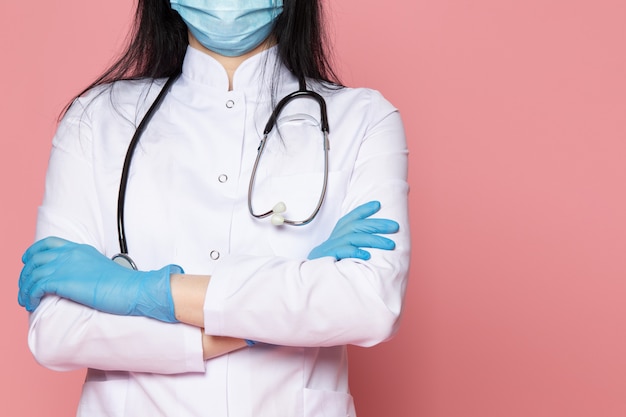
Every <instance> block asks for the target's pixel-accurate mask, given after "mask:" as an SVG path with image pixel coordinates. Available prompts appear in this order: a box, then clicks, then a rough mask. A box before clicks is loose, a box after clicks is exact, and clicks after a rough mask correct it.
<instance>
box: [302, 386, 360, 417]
mask: <svg viewBox="0 0 626 417" xmlns="http://www.w3.org/2000/svg"><path fill="white" fill-rule="evenodd" d="M354 416H356V413H355V410H354V401H353V400H352V396H351V395H350V394H348V393H345V392H337V391H325V390H314V389H308V388H305V389H304V417H354Z"/></svg>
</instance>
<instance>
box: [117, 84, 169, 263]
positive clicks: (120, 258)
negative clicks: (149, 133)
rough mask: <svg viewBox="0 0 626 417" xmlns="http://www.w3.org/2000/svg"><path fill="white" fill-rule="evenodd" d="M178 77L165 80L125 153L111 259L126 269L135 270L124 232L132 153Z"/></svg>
mask: <svg viewBox="0 0 626 417" xmlns="http://www.w3.org/2000/svg"><path fill="white" fill-rule="evenodd" d="M179 75H180V73H178V74H176V75H173V76H171V77H170V78H169V79H168V80H167V82H166V83H165V85H163V88H162V89H161V91H160V92H159V95H158V96H157V98H156V99H155V100H154V102H153V103H152V105H151V106H150V108H149V109H148V111H147V112H146V114H145V116H144V117H143V119H142V120H141V122H140V123H139V126H138V127H137V129H136V130H135V134H134V135H133V138H132V139H131V141H130V144H129V145H128V150H127V151H126V157H125V158H124V166H123V167H122V177H121V179H120V189H119V193H118V196H117V235H118V239H119V243H120V253H119V254H118V255H115V256H114V257H113V260H114V261H115V262H117V263H119V264H120V265H123V266H126V267H128V266H130V267H131V268H132V269H137V266H136V265H135V262H133V260H132V259H131V258H130V257H129V256H128V245H127V243H126V232H125V229H124V203H125V201H126V186H127V185H128V175H129V173H130V165H131V162H132V159H133V153H134V152H135V148H136V147H137V144H138V143H139V139H140V138H141V135H142V134H143V131H144V130H145V128H146V126H147V125H148V123H150V119H152V116H153V115H154V113H156V111H157V110H158V108H159V106H160V105H161V103H162V102H163V99H164V98H165V96H166V95H167V92H168V90H169V89H170V87H171V86H172V84H173V83H174V81H176V80H177V79H178V77H179Z"/></svg>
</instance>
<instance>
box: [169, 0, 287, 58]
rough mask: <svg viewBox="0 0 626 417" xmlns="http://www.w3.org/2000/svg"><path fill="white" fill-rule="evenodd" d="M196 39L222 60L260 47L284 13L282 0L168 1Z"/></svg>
mask: <svg viewBox="0 0 626 417" xmlns="http://www.w3.org/2000/svg"><path fill="white" fill-rule="evenodd" d="M170 3H171V5H172V9H174V10H176V11H177V12H178V14H180V16H181V17H182V18H183V20H184V21H185V23H186V24H187V27H188V28H189V30H190V31H191V33H192V34H193V36H195V38H196V39H197V40H198V41H199V42H200V43H201V44H202V45H203V46H204V47H205V48H207V49H210V50H211V51H213V52H217V53H218V54H220V55H224V56H240V55H243V54H245V53H246V52H250V51H251V50H253V49H254V48H256V47H257V46H259V45H260V44H261V43H262V42H263V41H264V40H265V39H267V37H268V36H269V35H270V33H271V31H272V27H273V26H274V22H275V21H276V18H277V17H278V16H279V15H280V14H281V13H282V11H283V0H171V1H170Z"/></svg>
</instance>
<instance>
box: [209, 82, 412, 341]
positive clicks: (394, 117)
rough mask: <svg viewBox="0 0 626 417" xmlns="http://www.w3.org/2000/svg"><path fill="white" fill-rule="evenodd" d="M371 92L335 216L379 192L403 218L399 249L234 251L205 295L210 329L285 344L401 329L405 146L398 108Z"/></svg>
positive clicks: (369, 337) (386, 211)
mask: <svg viewBox="0 0 626 417" xmlns="http://www.w3.org/2000/svg"><path fill="white" fill-rule="evenodd" d="M371 95H372V98H371V104H370V108H369V112H368V114H367V115H366V116H365V118H364V119H365V120H367V121H368V123H369V124H368V127H367V129H366V130H365V131H364V132H363V137H362V138H360V140H359V141H357V145H358V146H359V149H358V152H357V156H356V160H355V161H354V165H353V170H352V172H351V173H350V180H349V183H348V186H347V187H346V191H345V195H344V199H343V201H342V202H341V209H340V211H339V212H338V215H337V219H338V217H339V216H341V215H344V214H345V213H347V212H348V211H350V210H351V209H353V208H354V207H356V206H357V205H359V204H362V203H364V202H367V201H370V200H379V201H380V202H381V205H382V210H381V211H380V213H379V214H377V217H383V218H390V219H394V220H396V221H398V222H399V224H400V231H399V232H398V233H397V234H395V235H392V236H390V237H391V238H392V239H393V240H394V241H395V242H396V249H395V250H393V251H380V250H371V253H372V258H371V259H370V260H368V261H360V260H354V259H344V260H341V261H338V262H337V261H335V260H334V259H331V258H322V259H317V260H312V261H306V260H301V259H289V258H281V257H275V256H247V255H231V256H229V257H227V258H226V259H224V260H221V261H220V265H219V266H218V267H217V268H216V270H215V271H214V272H213V274H212V279H211V283H210V285H209V289H208V291H207V296H206V300H205V325H206V331H207V333H209V334H216V335H227V336H234V337H247V338H251V339H254V340H259V341H263V342H267V343H271V344H278V345H283V346H333V345H342V344H356V345H361V346H370V345H373V344H376V343H378V342H381V341H384V340H386V339H388V338H389V337H390V336H391V335H392V334H393V333H394V332H395V331H396V329H397V325H398V320H399V317H400V314H401V309H402V300H403V296H404V291H405V287H406V280H407V274H408V267H409V258H410V256H409V251H410V236H409V222H408V204H407V196H408V185H407V155H408V151H407V148H406V141H405V135H404V130H403V126H402V122H401V119H400V116H399V114H398V112H397V111H395V109H393V107H392V106H391V105H389V103H387V102H386V101H385V100H384V99H383V98H382V97H381V96H380V95H378V94H377V93H373V92H372V93H371ZM332 150H334V149H333V145H332V144H331V151H332ZM311 192H313V191H311ZM338 203H339V202H337V201H332V202H327V203H325V204H338ZM337 219H335V221H336V220H337ZM333 224H334V223H333Z"/></svg>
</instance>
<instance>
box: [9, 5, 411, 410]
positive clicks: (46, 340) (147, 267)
mask: <svg viewBox="0 0 626 417" xmlns="http://www.w3.org/2000/svg"><path fill="white" fill-rule="evenodd" d="M319 3H320V2H319V1H318V0H284V4H283V1H281V0H171V1H169V0H139V2H138V9H137V17H136V29H135V32H134V36H133V38H132V39H133V40H132V42H131V43H130V45H129V47H128V49H127V50H126V53H125V54H124V55H123V56H122V58H121V59H120V60H119V61H118V62H117V63H116V64H114V65H113V66H112V67H111V68H110V69H109V70H107V71H106V72H105V73H104V75H103V76H102V77H101V78H99V79H98V80H96V82H94V83H93V84H92V85H91V86H90V87H89V88H87V89H86V90H85V92H83V94H81V95H80V96H79V97H77V98H76V99H75V100H74V102H73V103H72V105H71V106H70V107H69V109H68V110H67V112H66V114H65V115H64V117H63V120H62V122H61V124H60V125H59V128H58V131H57V134H56V136H55V138H54V140H53V150H52V154H51V157H50V164H49V168H48V174H47V177H46V193H45V196H44V201H43V204H42V206H41V208H40V211H39V217H38V224H37V238H38V239H39V240H38V241H37V242H36V243H35V244H33V246H31V247H30V248H29V249H28V250H27V251H26V253H25V254H24V257H23V261H24V263H25V266H24V269H23V271H22V274H21V276H20V282H19V284H20V292H19V296H18V297H19V302H20V304H21V305H23V306H25V307H26V309H27V310H28V311H31V312H32V314H31V320H30V332H29V344H30V347H31V350H32V352H33V354H34V355H35V357H36V358H37V360H38V361H39V362H40V363H41V364H43V365H44V366H47V367H49V368H51V369H57V370H70V369H77V368H82V367H86V368H88V372H87V378H86V381H85V385H84V387H83V393H82V398H81V401H80V404H79V408H78V415H79V416H89V417H97V416H116V417H117V416H207V417H213V416H220V417H222V416H230V417H243V416H246V417H252V416H253V417H264V416H267V417H277V416H289V417H293V416H305V417H311V416H329V417H331V416H332V417H334V416H354V415H355V411H354V405H353V401H352V397H351V396H350V393H349V388H348V380H347V376H348V370H347V358H346V345H347V344H355V345H360V346H371V345H374V344H376V343H379V342H382V341H384V340H386V339H388V338H389V337H391V336H392V335H393V333H394V332H395V330H396V329H397V324H398V319H399V317H400V314H401V309H402V300H403V295H404V289H405V285H406V277H407V270H408V262H409V242H410V239H409V232H408V218H407V217H408V213H407V192H408V186H407V182H406V171H407V149H406V144H405V138H404V132H403V127H402V123H401V120H400V117H399V115H398V112H397V111H396V109H395V108H394V107H393V106H391V105H390V104H389V103H388V102H387V101H386V100H385V99H384V98H383V97H382V96H381V95H380V94H379V93H377V92H375V91H372V90H368V89H351V88H346V87H342V86H340V85H339V83H338V81H337V78H336V77H335V76H334V73H333V71H332V69H331V67H330V65H329V61H328V55H327V50H326V47H325V44H324V42H323V40H324V37H323V23H322V13H321V10H320V4H319ZM284 97H287V99H285V100H282V99H283V98H284ZM264 132H265V133H266V135H265V136H267V140H265V141H263V142H261V139H262V138H263V137H264ZM327 138H328V141H327ZM260 143H261V145H260ZM328 143H329V144H330V146H328ZM329 147H330V149H328V148H329ZM259 155H260V156H259ZM120 178H122V179H121V180H120ZM277 203H278V204H277ZM273 207H274V208H273ZM379 210H380V213H379V215H382V216H383V217H386V218H389V219H394V220H395V221H392V220H386V219H381V218H373V217H372V216H373V215H374V214H375V213H377V212H378V211H379ZM270 218H271V220H270ZM396 221H397V222H396ZM291 223H296V225H293V224H291ZM390 233H395V234H394V235H393V241H391V240H390V239H388V238H386V237H384V236H381V234H390ZM394 242H395V245H394ZM363 248H371V249H363ZM120 251H121V252H122V256H121V257H117V258H116V260H115V261H113V260H111V258H112V257H115V255H116V254H118V253H119V252H120ZM131 256H132V261H128V260H129V259H130V257H131ZM122 265H125V266H122ZM179 265H180V266H179ZM131 267H135V268H136V270H135V269H133V268H131ZM183 269H184V272H183Z"/></svg>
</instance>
